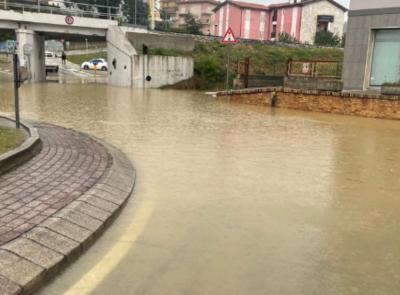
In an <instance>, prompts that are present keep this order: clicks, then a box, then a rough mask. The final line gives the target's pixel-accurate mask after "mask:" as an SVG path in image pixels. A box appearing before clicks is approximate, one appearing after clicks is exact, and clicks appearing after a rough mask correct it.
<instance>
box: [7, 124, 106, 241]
mask: <svg viewBox="0 0 400 295" xmlns="http://www.w3.org/2000/svg"><path fill="white" fill-rule="evenodd" d="M35 127H36V128H37V129H38V131H39V134H40V138H41V140H42V142H43V148H42V150H41V152H40V153H39V155H37V156H36V157H34V158H33V159H32V160H30V161H29V162H28V163H26V164H24V165H22V166H19V167H18V168H16V169H14V170H12V171H11V172H9V173H7V174H5V175H2V176H0V245H3V244H5V243H7V242H9V241H10V240H13V239H15V238H17V237H18V236H20V235H21V234H23V233H24V232H26V231H28V230H30V229H32V228H33V227H34V226H36V225H38V224H39V223H41V222H42V221H44V220H45V219H47V218H48V217H50V216H51V215H53V214H55V213H56V212H57V211H58V210H59V209H61V208H63V207H65V206H66V205H67V204H69V203H71V202H72V201H73V200H75V199H76V198H78V197H79V196H81V195H82V194H83V193H85V192H86V191H87V190H88V189H90V188H91V187H92V186H93V185H94V184H96V183H97V182H98V181H99V180H100V178H101V177H102V176H103V174H104V173H105V171H106V170H107V167H109V166H110V165H111V162H112V160H111V157H110V155H109V154H108V153H107V150H106V149H105V147H104V146H102V145H101V144H99V143H98V142H96V141H95V140H93V139H91V138H90V137H87V136H85V135H82V134H80V133H78V132H75V131H72V130H67V129H63V128H60V127H55V126H52V125H46V124H39V125H36V126H35Z"/></svg>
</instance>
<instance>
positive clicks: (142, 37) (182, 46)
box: [126, 30, 194, 52]
mask: <svg viewBox="0 0 400 295" xmlns="http://www.w3.org/2000/svg"><path fill="white" fill-rule="evenodd" d="M126 35H127V37H128V39H129V41H130V42H131V44H132V45H133V47H135V49H136V50H137V51H141V50H142V45H143V44H145V45H147V46H148V47H149V48H167V49H176V50H180V51H184V52H191V51H193V49H194V38H193V37H192V36H191V35H179V34H168V33H161V32H150V31H147V30H146V31H143V32H141V31H139V30H138V31H131V30H126Z"/></svg>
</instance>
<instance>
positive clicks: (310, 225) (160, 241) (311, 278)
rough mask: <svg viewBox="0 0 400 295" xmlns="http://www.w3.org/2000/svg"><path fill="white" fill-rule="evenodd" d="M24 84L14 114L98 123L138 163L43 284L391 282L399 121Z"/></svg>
mask: <svg viewBox="0 0 400 295" xmlns="http://www.w3.org/2000/svg"><path fill="white" fill-rule="evenodd" d="M6 80H7V79H6ZM10 86H11V85H10V84H7V83H6V82H5V79H4V76H3V80H1V78H0V113H2V114H12V110H13V104H12V98H11V97H12V92H11V89H10ZM21 97H22V103H21V109H22V117H23V118H25V119H30V120H39V121H46V122H50V123H54V124H58V125H61V126H66V127H71V128H74V129H78V130H81V131H83V132H87V133H90V134H93V135H95V136H98V137H100V138H102V139H104V140H106V141H108V142H110V143H112V144H114V145H116V146H117V147H119V148H120V149H122V150H123V151H124V152H125V153H127V154H128V155H129V157H130V159H131V160H132V161H133V163H134V165H135V167H136V169H137V175H138V178H137V185H136V188H135V191H134V194H133V196H132V198H131V199H130V201H129V202H128V204H127V206H126V207H125V209H124V210H123V211H122V213H121V215H120V216H119V217H118V219H117V220H116V221H115V223H114V224H113V225H112V226H111V227H110V228H109V229H108V230H107V231H106V232H105V234H104V235H103V236H102V237H101V238H100V239H99V240H98V241H97V242H96V243H95V244H94V245H93V246H92V247H91V248H90V249H89V250H88V251H87V252H86V253H85V254H84V255H83V256H82V257H81V258H80V259H79V260H78V261H76V262H75V263H73V264H72V265H71V266H70V267H69V268H68V269H67V270H66V271H65V272H63V273H62V274H61V275H60V276H58V277H57V278H56V279H55V280H53V281H52V282H51V283H50V284H49V285H48V287H46V288H44V289H42V290H41V291H40V292H39V294H42V295H53V294H79V295H82V294H96V295H97V294H100V295H102V294H104V295H106V294H107V295H108V294H134V295H139V294H140V295H142V294H143V295H166V294H168V295H172V294H173V295H175V294H182V295H184V294H185V295H186V294H188V295H189V294H190V295H195V294H199V295H200V294H201V295H203V294H210V295H233V294H238V295H242V294H243V295H248V294H249V295H259V294H274V295H275V294H279V295H281V294H284V295H285V294H305V295H306V294H307V295H310V294H335V295H336V294H363V295H365V294H374V295H375V294H400V136H399V135H400V122H397V121H386V120H375V119H366V118H356V117H346V116H336V115H328V114H317V113H307V112H295V111H288V110H282V109H278V110H276V111H271V110H270V109H268V108H266V107H258V106H246V105H240V104H229V103H226V102H219V101H216V100H215V99H214V98H212V97H209V96H206V95H204V94H202V93H198V92H188V91H172V90H171V91H170V90H168V91H166V90H151V91H132V90H130V89H125V88H116V87H107V86H106V85H96V84H87V85H82V84H76V85H75V84H70V85H66V84H55V83H47V84H36V85H23V86H22V88H21Z"/></svg>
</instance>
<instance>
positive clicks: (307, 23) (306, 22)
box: [300, 1, 344, 44]
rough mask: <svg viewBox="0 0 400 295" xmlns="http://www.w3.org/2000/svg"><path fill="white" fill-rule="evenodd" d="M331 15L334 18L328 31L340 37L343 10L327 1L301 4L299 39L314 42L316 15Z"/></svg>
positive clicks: (342, 24) (341, 33) (342, 25)
mask: <svg viewBox="0 0 400 295" xmlns="http://www.w3.org/2000/svg"><path fill="white" fill-rule="evenodd" d="M324 14H326V15H333V16H334V18H335V20H334V22H333V23H332V24H331V27H330V31H331V32H333V33H336V34H337V35H339V36H340V37H341V36H342V35H343V27H344V12H343V10H341V9H340V8H338V7H337V6H335V5H333V4H331V3H329V2H328V1H320V2H316V3H312V4H308V5H305V6H303V12H302V17H301V29H300V41H301V42H304V43H310V44H312V43H314V38H315V34H316V32H317V17H318V15H324Z"/></svg>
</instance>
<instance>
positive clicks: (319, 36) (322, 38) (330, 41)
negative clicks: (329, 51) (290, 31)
mask: <svg viewBox="0 0 400 295" xmlns="http://www.w3.org/2000/svg"><path fill="white" fill-rule="evenodd" d="M314 43H315V45H319V46H329V47H339V46H340V45H341V43H342V39H341V38H340V37H339V36H338V35H336V34H334V33H332V32H329V31H321V32H317V33H316V34H315V42H314Z"/></svg>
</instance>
